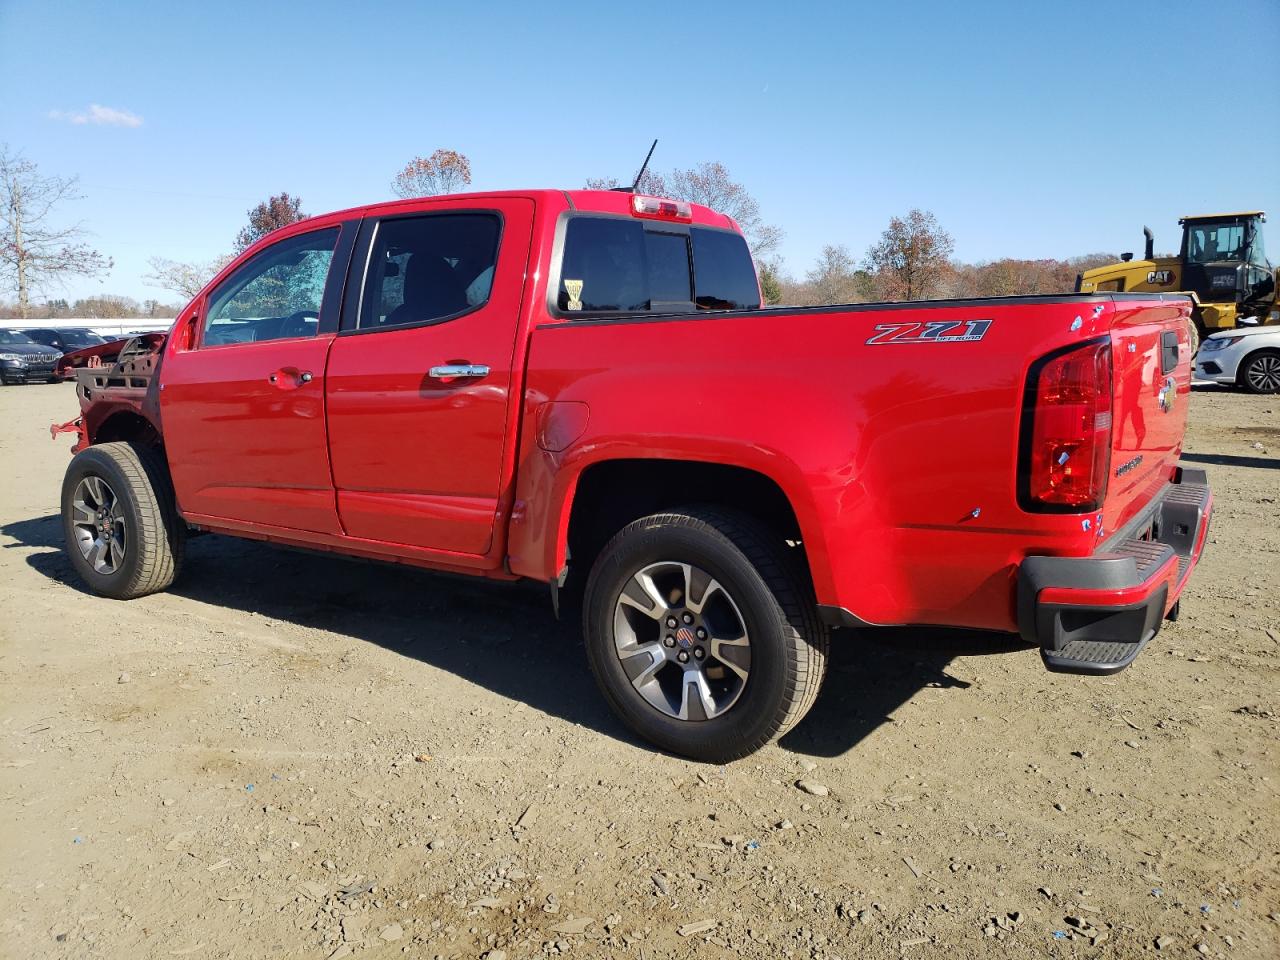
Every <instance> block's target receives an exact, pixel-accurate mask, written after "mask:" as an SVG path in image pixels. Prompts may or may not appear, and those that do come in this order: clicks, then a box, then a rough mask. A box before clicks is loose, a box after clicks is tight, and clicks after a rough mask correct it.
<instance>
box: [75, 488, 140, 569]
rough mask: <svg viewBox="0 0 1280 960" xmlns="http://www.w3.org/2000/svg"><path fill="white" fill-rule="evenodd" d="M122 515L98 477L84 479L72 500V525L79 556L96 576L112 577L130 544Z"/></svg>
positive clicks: (112, 493) (115, 499)
mask: <svg viewBox="0 0 1280 960" xmlns="http://www.w3.org/2000/svg"><path fill="white" fill-rule="evenodd" d="M123 513H124V511H123V508H122V505H121V504H120V500H119V498H118V497H117V496H116V493H115V491H114V490H112V489H111V486H110V484H108V483H107V482H106V481H105V480H103V479H102V478H101V477H96V476H93V475H90V476H87V477H85V478H84V479H83V480H81V481H80V483H79V484H77V486H76V492H75V494H74V495H73V496H72V498H71V523H72V527H73V529H74V530H75V536H76V544H77V546H79V547H80V555H81V556H82V557H84V558H85V560H87V561H88V562H89V563H90V564H91V565H92V566H93V569H94V570H96V571H97V572H98V573H108V574H110V573H115V572H116V571H117V570H119V569H120V566H121V564H123V563H124V558H125V554H126V552H127V551H128V548H129V544H128V541H127V538H126V532H125V522H124V515H123Z"/></svg>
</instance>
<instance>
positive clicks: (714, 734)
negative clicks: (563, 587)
mask: <svg viewBox="0 0 1280 960" xmlns="http://www.w3.org/2000/svg"><path fill="white" fill-rule="evenodd" d="M791 552H792V551H791V550H789V549H788V548H787V547H786V545H785V544H784V543H783V542H782V540H781V538H780V537H777V536H775V535H773V534H772V533H771V532H770V531H769V530H767V529H766V528H765V527H763V526H761V525H760V524H758V523H756V522H755V521H754V520H752V519H751V518H750V517H747V516H744V515H742V514H738V513H734V512H731V511H727V510H721V509H718V508H703V507H688V508H683V509H680V510H675V511H672V512H670V513H661V514H655V515H653V516H649V517H644V518H642V519H640V520H636V521H635V522H633V523H631V524H629V525H628V526H626V527H625V528H624V529H623V530H622V531H621V532H619V533H618V534H617V535H616V536H615V537H614V538H613V539H612V540H611V541H610V542H609V544H608V545H607V546H606V547H605V548H604V550H603V551H602V552H601V554H600V556H599V558H598V559H597V560H596V562H595V565H594V566H593V568H592V570H591V576H590V578H589V579H588V582H587V590H586V597H585V609H584V613H585V616H584V630H585V635H586V646H587V655H588V659H589V661H590V664H591V670H592V673H593V674H594V675H595V678H596V682H597V683H598V684H599V686H600V689H601V690H602V692H603V693H604V695H605V698H606V699H607V700H608V701H609V703H610V704H611V705H612V707H613V708H614V710H615V711H616V712H617V713H618V715H619V716H620V717H621V718H622V720H623V721H624V722H625V723H626V724H627V725H628V726H629V727H630V728H631V729H632V730H634V731H635V732H636V733H638V734H639V735H640V736H642V737H644V738H645V739H647V740H650V741H652V742H653V743H656V744H658V745H659V746H661V747H664V748H665V749H667V750H670V751H672V752H673V753H678V754H682V755H684V756H688V757H692V758H694V759H697V760H705V761H711V762H716V763H723V762H726V761H728V760H733V759H736V758H738V757H742V756H745V755H747V754H749V753H752V752H754V751H755V750H758V749H759V748H760V747H762V746H764V745H765V744H766V743H768V742H769V741H770V740H772V739H774V738H776V737H778V736H781V735H782V734H783V733H785V732H786V731H787V730H789V729H790V728H791V727H793V726H794V725H795V724H796V723H798V722H799V721H800V719H801V718H802V717H803V716H804V715H805V714H806V713H807V712H808V710H809V708H810V707H811V706H813V703H814V701H815V700H816V699H817V696H818V690H819V688H820V686H821V684H822V679H823V675H824V673H825V670H826V661H827V648H828V643H829V637H830V634H829V631H828V630H827V628H826V626H825V625H823V623H822V622H821V621H820V620H819V618H818V615H817V608H816V606H815V603H814V600H813V595H812V588H811V586H810V585H809V583H808V578H807V576H805V574H804V571H803V570H802V568H801V566H800V564H798V563H797V562H796V558H795V557H793V556H790V555H789V554H790V553H791Z"/></svg>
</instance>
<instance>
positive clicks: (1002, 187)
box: [0, 0, 1280, 299]
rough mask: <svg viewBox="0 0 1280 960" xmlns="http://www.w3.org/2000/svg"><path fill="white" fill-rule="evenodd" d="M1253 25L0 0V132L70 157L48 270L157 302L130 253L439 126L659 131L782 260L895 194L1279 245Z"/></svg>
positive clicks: (1021, 236)
mask: <svg viewBox="0 0 1280 960" xmlns="http://www.w3.org/2000/svg"><path fill="white" fill-rule="evenodd" d="M1212 38H1225V39H1226V40H1227V41H1229V42H1228V43H1224V44H1223V45H1221V46H1218V47H1215V48H1208V47H1205V46H1203V45H1202V41H1204V40H1206V39H1212ZM1277 38H1280V3H1277V2H1276V0H1257V2H1247V0H1246V2H1233V0H1223V2H1218V3H1213V4H1208V3H1181V2H1165V3H1158V4H1156V3H1152V4H1128V3H1119V2H1114V3H1095V4H1087V3H1081V4H1056V3H1053V4H1050V3H1044V4H1035V3H976V2H975V3H973V4H967V3H910V2H893V3H878V4H859V3H852V2H846V3H835V4H806V3H765V4H755V3H751V2H741V0H739V2H735V3H732V4H731V3H716V4H701V3H697V2H693V0H684V2H680V3H670V4H668V3H661V2H647V3H643V4H592V3H565V4H557V3H553V2H545V3H538V4H533V3H511V4H507V3H493V4H487V3H481V2H476V0H471V2H463V3H447V4H437V3H409V2H400V3H378V2H365V3H350V2H345V3H327V2H306V3H302V2H299V3H262V2H257V3H237V2H220V3H217V4H190V5H187V4H181V3H173V2H167V3H140V2H133V3H131V2H128V0H119V2H115V3H70V2H66V3H64V2H57V0H42V2H29V0H0V62H3V64H4V67H5V73H6V75H7V80H6V82H5V85H4V86H5V92H4V94H3V95H0V140H5V141H8V143H9V144H10V146H11V147H14V148H17V149H18V150H21V151H22V152H23V153H25V154H26V156H27V157H28V158H29V159H31V160H34V161H36V162H37V163H38V164H39V165H40V166H41V168H42V169H43V171H44V172H46V173H56V174H60V175H78V176H79V177H80V179H81V186H82V192H83V194H84V199H82V200H80V201H78V202H76V203H75V204H74V205H70V206H68V207H67V208H66V210H65V216H66V218H67V219H69V220H71V219H74V220H80V221H83V223H84V225H85V227H86V228H87V229H88V230H90V231H91V232H92V234H93V236H92V242H93V243H94V244H95V245H96V246H97V247H98V248H99V249H100V250H102V252H103V253H105V254H107V255H109V256H111V257H112V258H114V260H115V268H114V269H113V270H112V272H111V274H110V275H109V276H107V277H106V278H105V279H103V280H101V281H99V280H93V281H75V282H73V283H71V284H69V285H68V286H67V288H66V289H65V290H64V291H62V294H63V295H67V296H71V297H75V296H83V295H86V294H92V293H120V294H126V295H129V296H134V297H137V298H139V299H143V298H146V297H159V298H161V299H168V298H169V295H167V294H163V293H161V292H159V291H156V290H154V289H153V288H149V287H147V286H145V285H144V284H143V282H142V279H141V277H142V275H143V274H144V273H146V270H147V268H146V260H147V258H148V257H151V256H157V255H158V256H165V257H169V258H171V259H176V260H204V259H210V258H212V257H214V256H216V255H218V254H220V253H223V252H226V251H227V250H229V249H230V247H231V243H232V240H233V238H234V236H235V234H236V232H237V230H238V229H239V228H240V226H241V224H242V223H243V221H244V219H245V211H246V210H247V209H248V207H250V206H251V205H253V204H254V203H256V202H257V201H258V200H260V199H263V198H265V197H266V196H267V195H268V194H271V193H275V192H279V191H281V190H287V191H289V192H290V193H294V194H297V195H299V196H301V197H302V199H303V202H304V209H305V210H306V211H308V212H311V213H321V212H324V211H326V210H332V209H336V208H340V207H345V206H350V205H352V204H358V203H363V202H369V201H374V200H379V199H384V198H386V197H388V196H389V195H390V194H389V182H390V180H391V178H392V176H393V175H394V174H395V172H396V171H397V170H398V169H399V168H400V167H401V166H403V165H404V163H405V162H406V161H407V160H408V159H410V158H411V157H412V156H414V155H416V154H429V153H430V152H431V151H432V150H434V149H436V148H437V147H448V148H452V149H456V150H460V151H462V152H463V153H465V154H467V156H468V157H470V159H471V163H472V170H473V174H474V181H473V186H474V187H475V188H476V189H497V188H507V187H520V186H531V187H532V186H553V187H574V186H580V185H581V184H582V182H583V180H584V179H585V178H587V177H589V176H594V175H616V176H619V177H627V176H629V175H630V174H632V173H633V172H634V169H635V167H636V166H637V165H638V164H639V162H640V160H641V159H643V155H644V151H645V150H646V149H647V147H648V144H649V141H650V140H651V139H652V138H653V137H655V136H656V137H658V138H660V140H661V143H660V144H659V146H658V152H657V154H656V155H655V157H654V165H655V167H657V168H659V169H668V168H670V167H673V166H691V165H693V164H695V163H698V162H700V161H703V160H719V161H721V162H723V163H724V164H725V165H726V166H727V167H728V168H729V170H730V171H731V172H732V173H733V175H734V176H735V177H736V178H737V179H739V180H741V181H742V182H743V183H745V184H746V185H747V186H748V188H749V189H750V190H751V191H752V192H753V193H754V194H755V196H756V197H757V198H758V200H759V201H760V204H761V207H762V210H763V213H764V215H765V217H766V218H767V219H768V220H769V221H771V222H774V223H776V224H778V225H779V226H781V227H782V228H783V229H784V230H785V231H786V240H785V241H784V244H783V247H782V253H783V255H784V258H785V261H786V266H787V268H788V270H789V271H790V272H792V273H794V274H802V273H803V272H804V270H805V269H807V268H808V266H809V265H810V264H811V262H812V261H813V259H814V258H815V256H816V255H817V253H818V251H819V250H820V249H821V247H822V246H823V245H824V244H826V243H843V244H845V245H847V246H848V247H849V248H850V249H851V250H852V251H854V253H855V254H857V255H861V253H862V252H863V251H865V249H866V247H867V246H868V245H869V244H870V243H871V242H872V241H873V240H874V239H875V238H876V236H877V235H878V233H879V232H880V231H881V230H882V229H883V228H884V226H885V224H886V223H887V221H888V219H889V217H890V216H892V215H894V214H900V213H904V212H905V211H907V210H908V209H910V208H911V207H922V208H925V209H928V210H932V211H933V212H934V213H935V214H936V215H937V217H938V219H939V220H940V221H941V223H942V225H943V226H944V227H945V228H946V229H948V230H949V231H950V232H951V233H952V235H953V236H954V237H955V241H956V255H957V256H958V257H959V258H961V259H963V260H967V261H977V260H987V259H994V258H998V257H1001V256H1020V257H1066V256H1071V255H1075V254H1081V253H1087V252H1092V251H1096V250H1112V251H1119V250H1140V249H1141V241H1142V238H1141V228H1142V225H1143V224H1144V223H1146V224H1149V225H1150V226H1151V227H1152V228H1153V229H1154V230H1155V231H1156V236H1157V244H1158V246H1159V247H1160V248H1161V249H1168V248H1172V247H1173V246H1174V245H1175V243H1176V234H1177V229H1178V228H1177V218H1178V216H1179V215H1180V214H1183V213H1189V212H1212V211H1216V210H1219V209H1238V208H1262V209H1266V210H1269V211H1271V212H1272V218H1271V225H1272V227H1271V231H1270V232H1271V233H1272V234H1273V239H1272V243H1271V246H1272V248H1273V249H1272V257H1273V258H1274V257H1275V256H1276V253H1277V252H1280V123H1278V122H1277V117H1280V56H1278V55H1277V45H1276V41H1277ZM1227 53H1237V54H1238V55H1239V56H1238V57H1237V58H1236V59H1235V60H1234V61H1232V60H1229V59H1227V58H1226V54H1227ZM14 78H18V79H17V81H16V82H15V80H14ZM95 106H96V108H97V109H96V110H95ZM4 296H6V297H9V296H10V294H8V293H5V294H4Z"/></svg>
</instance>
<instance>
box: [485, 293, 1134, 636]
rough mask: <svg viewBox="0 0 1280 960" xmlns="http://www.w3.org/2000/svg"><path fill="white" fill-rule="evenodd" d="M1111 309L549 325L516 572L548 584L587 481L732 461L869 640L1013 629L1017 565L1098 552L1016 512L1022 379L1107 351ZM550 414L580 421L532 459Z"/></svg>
mask: <svg viewBox="0 0 1280 960" xmlns="http://www.w3.org/2000/svg"><path fill="white" fill-rule="evenodd" d="M1113 309H1114V307H1113V305H1112V303H1111V301H1110V299H1109V298H1096V299H1095V298H1059V299H1054V300H1036V299H1009V300H987V301H967V302H955V303H946V302H943V303H938V304H893V305H867V306H862V307H836V308H809V309H802V310H787V309H774V310H764V311H756V312H749V313H738V314H726V315H707V316H700V317H696V318H686V319H643V320H633V321H603V322H598V321H569V322H557V323H549V324H544V325H542V326H541V327H539V328H538V329H537V330H536V331H535V332H534V334H533V337H532V343H531V347H530V354H529V361H528V374H527V391H526V398H525V416H524V418H523V427H522V431H523V432H522V437H521V447H520V450H521V454H520V456H521V462H520V465H519V469H518V471H517V478H518V484H517V492H516V504H515V509H514V513H513V521H512V531H511V542H510V550H509V553H510V561H509V562H510V564H511V567H512V570H513V572H516V573H519V574H524V575H528V576H534V577H538V578H539V579H547V578H550V577H553V576H555V575H556V574H557V573H558V572H559V570H560V569H561V568H562V566H563V563H564V538H565V530H566V526H567V521H568V515H569V509H570V505H571V500H572V493H573V489H574V486H575V484H576V481H577V478H578V476H580V475H581V472H582V471H583V470H584V469H585V468H586V467H588V466H589V465H591V464H593V463H596V462H600V461H602V460H607V459H615V458H633V457H634V458H643V457H662V458H669V459H681V460H697V461H708V462H714V463H727V464H733V465H737V466H742V467H747V468H750V469H754V470H757V471H758V472H760V473H762V474H765V475H766V476H768V477H770V478H771V479H773V480H774V481H775V482H776V483H777V484H778V485H779V486H780V487H781V488H782V490H783V491H784V493H786V494H787V496H788V498H789V500H790V501H791V504H792V507H793V509H794V511H795V513H796V516H797V519H798V520H799V523H800V527H801V530H802V533H803V537H804V546H805V550H806V553H807V556H808V560H809V564H810V568H811V571H812V574H813V579H814V585H815V588H816V591H817V595H818V600H819V602H821V603H827V604H834V605H838V606H843V607H845V608H847V609H849V610H851V611H852V612H853V613H854V614H856V615H857V616H858V617H860V618H862V619H863V620H865V621H868V622H871V623H948V624H955V625H964V626H982V627H992V628H999V629H1012V628H1013V625H1014V612H1013V603H1012V583H1013V575H1014V571H1015V568H1016V565H1017V563H1018V562H1019V561H1020V560H1021V559H1022V557H1023V556H1025V555H1027V554H1031V553H1061V554H1066V555H1072V554H1075V555H1083V554H1087V553H1089V552H1091V551H1092V549H1093V548H1094V546H1095V545H1096V536H1095V535H1094V534H1093V533H1092V532H1089V531H1085V530H1083V529H1082V526H1081V521H1080V518H1079V517H1078V516H1051V515H1041V514H1030V513H1026V512H1024V511H1022V510H1021V509H1020V508H1019V507H1018V506H1017V500H1016V488H1015V470H1016V460H1017V448H1018V432H1019V423H1020V416H1021V398H1022V392H1023V386H1024V383H1025V379H1026V374H1027V369H1028V367H1029V365H1030V364H1031V363H1032V362H1033V361H1034V360H1035V359H1037V358H1038V357H1040V356H1042V355H1043V354H1045V353H1048V352H1049V351H1050V350H1053V349H1055V348H1057V347H1061V346H1063V345H1065V344H1068V343H1071V342H1074V341H1077V340H1079V341H1082V340H1087V339H1090V338H1091V337H1094V336H1097V335H1099V334H1101V333H1106V332H1107V331H1108V329H1109V324H1110V320H1111V313H1112V311H1113ZM1077 318H1079V319H1080V324H1079V325H1078V328H1077V329H1076V330H1072V329H1071V328H1072V326H1073V324H1074V321H1075V320H1076V319H1077ZM969 320H990V321H991V323H990V325H989V326H988V327H987V330H986V333H985V335H984V336H983V337H982V339H980V340H974V341H967V342H954V341H950V342H949V341H937V342H913V341H908V340H890V341H884V340H883V339H879V340H878V341H877V342H875V343H868V341H869V340H872V339H873V338H877V337H879V338H883V337H884V332H883V330H884V328H885V327H887V326H889V325H895V324H911V323H923V322H924V321H969ZM552 401H572V402H573V404H572V406H569V405H566V406H565V407H562V408H552V409H553V410H555V409H564V410H570V409H575V410H576V411H579V412H575V413H574V417H575V419H576V420H577V421H581V420H583V419H585V427H581V423H580V422H579V423H578V425H577V426H575V428H574V432H576V431H577V430H578V429H579V427H581V435H580V436H577V437H576V439H574V440H573V442H572V443H570V444H569V445H568V446H566V447H565V448H564V449H563V450H559V451H555V452H549V451H546V450H543V449H540V447H539V445H538V430H539V426H538V423H539V419H540V416H539V413H540V409H539V408H541V407H542V405H543V404H545V403H548V402H552ZM581 405H585V406H586V408H587V410H588V411H589V413H587V415H586V416H585V418H584V417H583V416H582V414H581V412H580V411H581ZM542 413H543V419H544V420H545V414H546V411H542ZM1152 441H1153V442H1154V441H1155V438H1154V436H1153V437H1152Z"/></svg>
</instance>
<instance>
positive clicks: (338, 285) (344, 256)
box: [191, 219, 360, 350]
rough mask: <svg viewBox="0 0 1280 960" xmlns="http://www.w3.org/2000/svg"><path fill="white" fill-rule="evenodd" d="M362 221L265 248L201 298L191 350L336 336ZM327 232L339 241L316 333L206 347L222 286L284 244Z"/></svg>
mask: <svg viewBox="0 0 1280 960" xmlns="http://www.w3.org/2000/svg"><path fill="white" fill-rule="evenodd" d="M359 224H360V221H359V220H357V219H352V220H340V221H338V222H337V223H326V224H324V225H323V226H317V227H315V228H314V229H312V230H299V231H298V232H297V233H291V234H290V235H289V236H287V237H281V238H280V239H279V240H277V241H275V242H274V243H272V244H270V245H268V246H266V247H263V248H262V249H261V250H259V251H258V252H257V253H255V254H254V255H253V256H252V257H249V258H248V259H247V260H245V261H244V262H243V263H241V264H240V265H239V266H237V267H236V268H235V269H234V270H232V271H231V273H229V274H227V277H226V279H225V280H223V281H222V283H220V284H218V285H217V286H216V287H214V288H213V289H212V290H210V291H209V292H208V294H206V295H205V296H204V297H202V298H201V299H202V303H201V304H200V309H199V312H198V313H197V314H196V330H197V334H198V336H197V339H196V343H195V344H194V346H193V347H191V349H192V350H221V349H222V348H224V347H245V346H250V345H252V344H255V343H281V342H284V341H295V340H301V341H306V340H314V339H315V338H317V337H319V336H321V335H323V334H326V333H335V332H336V331H337V329H338V308H339V307H340V305H341V303H342V289H343V285H344V284H345V283H346V277H347V269H348V266H349V261H350V259H351V251H352V248H353V247H354V246H355V241H356V228H357V227H358V226H359ZM325 230H337V231H338V239H337V240H336V241H335V242H334V245H333V259H332V260H330V261H329V272H328V273H327V274H326V275H325V279H324V293H323V294H321V296H320V316H319V323H318V325H317V327H316V332H315V333H313V334H311V335H310V336H306V337H274V338H272V339H271V340H245V341H243V342H240V341H233V342H232V343H205V342H204V337H205V334H206V333H207V332H208V325H209V311H210V310H211V309H212V307H213V300H214V294H216V293H217V292H218V291H219V290H220V289H221V288H222V286H223V285H224V284H225V283H226V282H227V280H230V279H231V278H232V277H234V276H235V275H236V274H237V273H239V272H240V271H241V270H242V269H243V268H244V267H247V266H248V265H249V264H251V263H253V262H254V261H255V260H257V259H258V258H259V257H261V256H262V255H263V254H264V253H267V252H268V251H269V250H271V249H273V248H275V247H276V246H278V245H279V244H281V243H288V242H289V241H290V240H294V239H296V238H298V237H305V236H307V235H308V234H312V233H323V232H324V231H325Z"/></svg>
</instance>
